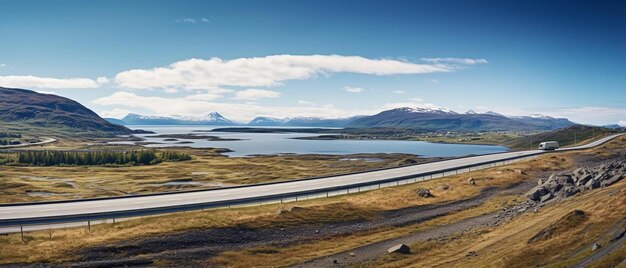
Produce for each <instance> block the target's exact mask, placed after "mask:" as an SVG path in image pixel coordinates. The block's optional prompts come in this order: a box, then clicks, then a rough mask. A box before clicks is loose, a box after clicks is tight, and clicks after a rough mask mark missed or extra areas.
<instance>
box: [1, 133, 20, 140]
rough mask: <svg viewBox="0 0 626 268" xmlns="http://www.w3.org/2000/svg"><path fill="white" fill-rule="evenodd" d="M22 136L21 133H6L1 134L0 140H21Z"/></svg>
mask: <svg viewBox="0 0 626 268" xmlns="http://www.w3.org/2000/svg"><path fill="white" fill-rule="evenodd" d="M21 137H22V134H20V133H6V132H0V138H18V139H19V138H21Z"/></svg>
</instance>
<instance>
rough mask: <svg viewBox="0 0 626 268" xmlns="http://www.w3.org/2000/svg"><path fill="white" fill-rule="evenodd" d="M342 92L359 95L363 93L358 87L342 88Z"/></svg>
mask: <svg viewBox="0 0 626 268" xmlns="http://www.w3.org/2000/svg"><path fill="white" fill-rule="evenodd" d="M343 90H344V91H347V92H350V93H361V92H363V91H364V89H363V88H360V87H343Z"/></svg>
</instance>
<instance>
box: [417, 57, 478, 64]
mask: <svg viewBox="0 0 626 268" xmlns="http://www.w3.org/2000/svg"><path fill="white" fill-rule="evenodd" d="M422 60H423V61H425V62H430V63H444V64H449V63H452V64H465V65H476V64H485V63H489V62H488V61H487V60H486V59H470V58H422Z"/></svg>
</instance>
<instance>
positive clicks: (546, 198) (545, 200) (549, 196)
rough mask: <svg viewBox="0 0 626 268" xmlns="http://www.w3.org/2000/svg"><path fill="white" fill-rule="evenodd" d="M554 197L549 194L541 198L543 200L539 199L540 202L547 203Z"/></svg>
mask: <svg viewBox="0 0 626 268" xmlns="http://www.w3.org/2000/svg"><path fill="white" fill-rule="evenodd" d="M552 197H554V195H552V193H547V194H545V195H543V196H541V198H540V199H539V201H540V202H542V203H543V202H547V201H548V200H550V199H552Z"/></svg>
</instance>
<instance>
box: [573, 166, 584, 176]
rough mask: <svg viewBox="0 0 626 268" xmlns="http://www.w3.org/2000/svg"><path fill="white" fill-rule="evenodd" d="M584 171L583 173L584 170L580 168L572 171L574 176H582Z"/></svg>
mask: <svg viewBox="0 0 626 268" xmlns="http://www.w3.org/2000/svg"><path fill="white" fill-rule="evenodd" d="M582 171H583V168H582V167H579V168H577V169H574V171H572V173H574V174H582Z"/></svg>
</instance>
